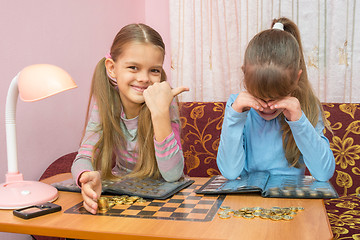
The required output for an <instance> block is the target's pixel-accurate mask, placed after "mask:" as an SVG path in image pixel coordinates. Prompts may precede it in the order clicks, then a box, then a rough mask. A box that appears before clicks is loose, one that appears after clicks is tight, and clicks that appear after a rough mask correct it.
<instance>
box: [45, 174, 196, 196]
mask: <svg viewBox="0 0 360 240" xmlns="http://www.w3.org/2000/svg"><path fill="white" fill-rule="evenodd" d="M193 182H194V180H191V179H189V178H186V177H183V178H181V179H180V180H178V181H176V182H166V181H165V180H162V179H161V180H156V179H152V178H145V179H138V178H136V179H135V178H126V179H123V180H119V181H109V180H104V181H103V182H102V194H112V195H131V196H134V195H136V196H139V197H142V198H149V199H166V198H169V197H171V196H172V195H174V194H175V193H177V192H179V191H180V190H181V189H184V188H186V187H188V186H190V185H191V184H192V183H193ZM51 185H52V186H54V187H56V188H57V189H58V190H61V191H71V192H80V191H81V190H80V188H79V187H78V186H77V185H76V184H75V182H74V180H73V179H67V180H64V181H61V182H56V183H53V184H51Z"/></svg>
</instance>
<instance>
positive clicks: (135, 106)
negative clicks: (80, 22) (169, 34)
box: [71, 24, 189, 214]
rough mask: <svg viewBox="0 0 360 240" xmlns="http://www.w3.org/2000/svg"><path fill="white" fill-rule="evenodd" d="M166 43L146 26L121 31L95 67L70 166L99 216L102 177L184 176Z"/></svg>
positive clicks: (89, 205) (86, 203)
mask: <svg viewBox="0 0 360 240" xmlns="http://www.w3.org/2000/svg"><path fill="white" fill-rule="evenodd" d="M164 56H165V45H164V43H163V41H162V38H161V36H160V35H159V33H157V32H156V31H155V30H154V29H152V28H151V27H149V26H147V25H144V24H130V25H127V26H125V27H123V28H122V29H121V30H120V31H119V33H118V34H117V35H116V37H115V39H114V41H113V44H112V46H111V49H110V53H109V54H108V55H107V56H106V57H105V58H102V59H101V60H100V61H99V63H98V64H97V66H96V68H95V72H94V75H93V79H92V86H91V91H90V99H89V104H88V111H87V112H88V113H87V125H86V128H85V130H84V136H83V139H82V144H81V147H80V149H79V151H78V155H77V157H76V158H75V160H74V163H73V165H72V168H71V172H72V175H73V177H74V179H75V181H76V183H77V184H78V185H79V186H80V187H81V193H82V196H83V200H84V203H83V205H84V207H85V209H86V210H87V211H89V212H91V213H93V214H95V213H96V211H97V207H98V206H97V199H98V198H99V197H100V195H101V190H102V189H101V179H111V178H116V177H121V176H125V175H126V176H129V177H140V178H143V177H153V178H161V177H162V178H163V179H165V180H166V181H176V180H178V179H179V178H180V177H181V176H182V174H183V167H184V159H183V153H182V150H181V143H180V133H179V132H180V127H179V126H180V121H179V117H178V109H177V105H176V103H175V102H174V97H175V96H176V95H178V94H180V93H182V92H184V91H188V90H189V89H188V88H187V87H179V88H174V89H172V88H171V87H170V85H169V84H168V82H167V81H166V74H165V72H164V70H163V61H164Z"/></svg>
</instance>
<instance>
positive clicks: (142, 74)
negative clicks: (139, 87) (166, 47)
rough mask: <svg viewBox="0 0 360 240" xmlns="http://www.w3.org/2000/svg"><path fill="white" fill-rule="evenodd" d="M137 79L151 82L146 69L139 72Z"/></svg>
mask: <svg viewBox="0 0 360 240" xmlns="http://www.w3.org/2000/svg"><path fill="white" fill-rule="evenodd" d="M136 80H137V81H139V82H149V81H150V78H149V74H148V73H147V72H145V71H143V72H139V73H138V75H137V79H136Z"/></svg>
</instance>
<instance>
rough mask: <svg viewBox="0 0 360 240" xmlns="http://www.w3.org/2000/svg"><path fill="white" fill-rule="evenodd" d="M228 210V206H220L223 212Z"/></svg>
mask: <svg viewBox="0 0 360 240" xmlns="http://www.w3.org/2000/svg"><path fill="white" fill-rule="evenodd" d="M229 208H230V207H229V206H220V209H221V210H225V209H229Z"/></svg>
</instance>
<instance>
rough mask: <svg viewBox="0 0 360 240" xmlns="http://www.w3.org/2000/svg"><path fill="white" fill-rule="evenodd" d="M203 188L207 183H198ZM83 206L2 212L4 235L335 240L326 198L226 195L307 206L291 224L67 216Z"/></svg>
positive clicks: (250, 202) (77, 198)
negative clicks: (24, 214) (28, 213)
mask: <svg viewBox="0 0 360 240" xmlns="http://www.w3.org/2000/svg"><path fill="white" fill-rule="evenodd" d="M69 177H70V174H60V175H57V176H54V177H51V178H48V179H46V180H44V182H47V183H51V182H57V181H61V180H65V179H67V178H69ZM194 180H195V181H196V182H195V183H198V184H203V183H205V182H206V181H207V180H208V179H207V178H194ZM81 201H82V198H81V194H79V193H71V192H62V191H60V192H59V198H58V199H57V200H56V201H55V203H56V204H59V205H61V206H62V208H63V210H62V211H61V212H57V213H52V214H50V215H45V216H41V217H38V218H34V219H30V220H23V219H20V218H18V217H15V216H14V215H13V214H12V210H0V232H13V233H23V234H33V235H34V234H36V235H45V236H58V237H67V238H80V239H104V240H106V239H120V238H121V239H130V240H135V239H207V240H212V239H301V240H306V239H311V240H313V239H331V238H332V237H333V236H332V232H331V228H330V224H329V221H328V217H327V214H326V210H325V206H324V203H323V200H322V199H280V198H262V197H261V196H259V195H258V194H241V195H227V196H226V198H225V200H224V202H223V204H222V205H226V206H231V207H232V208H233V209H240V208H242V207H255V206H260V207H264V208H271V207H272V206H279V207H289V206H302V207H304V208H305V210H304V211H302V212H300V213H299V214H297V215H296V216H295V217H294V219H293V220H291V221H284V220H281V221H272V220H264V219H260V218H255V219H244V218H234V217H232V218H230V219H221V218H219V217H218V215H216V216H214V218H213V220H212V221H208V222H193V221H174V220H158V219H140V218H126V217H111V216H94V215H81V214H68V213H64V211H66V210H67V209H69V208H70V207H72V206H74V205H75V204H77V203H79V202H81Z"/></svg>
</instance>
